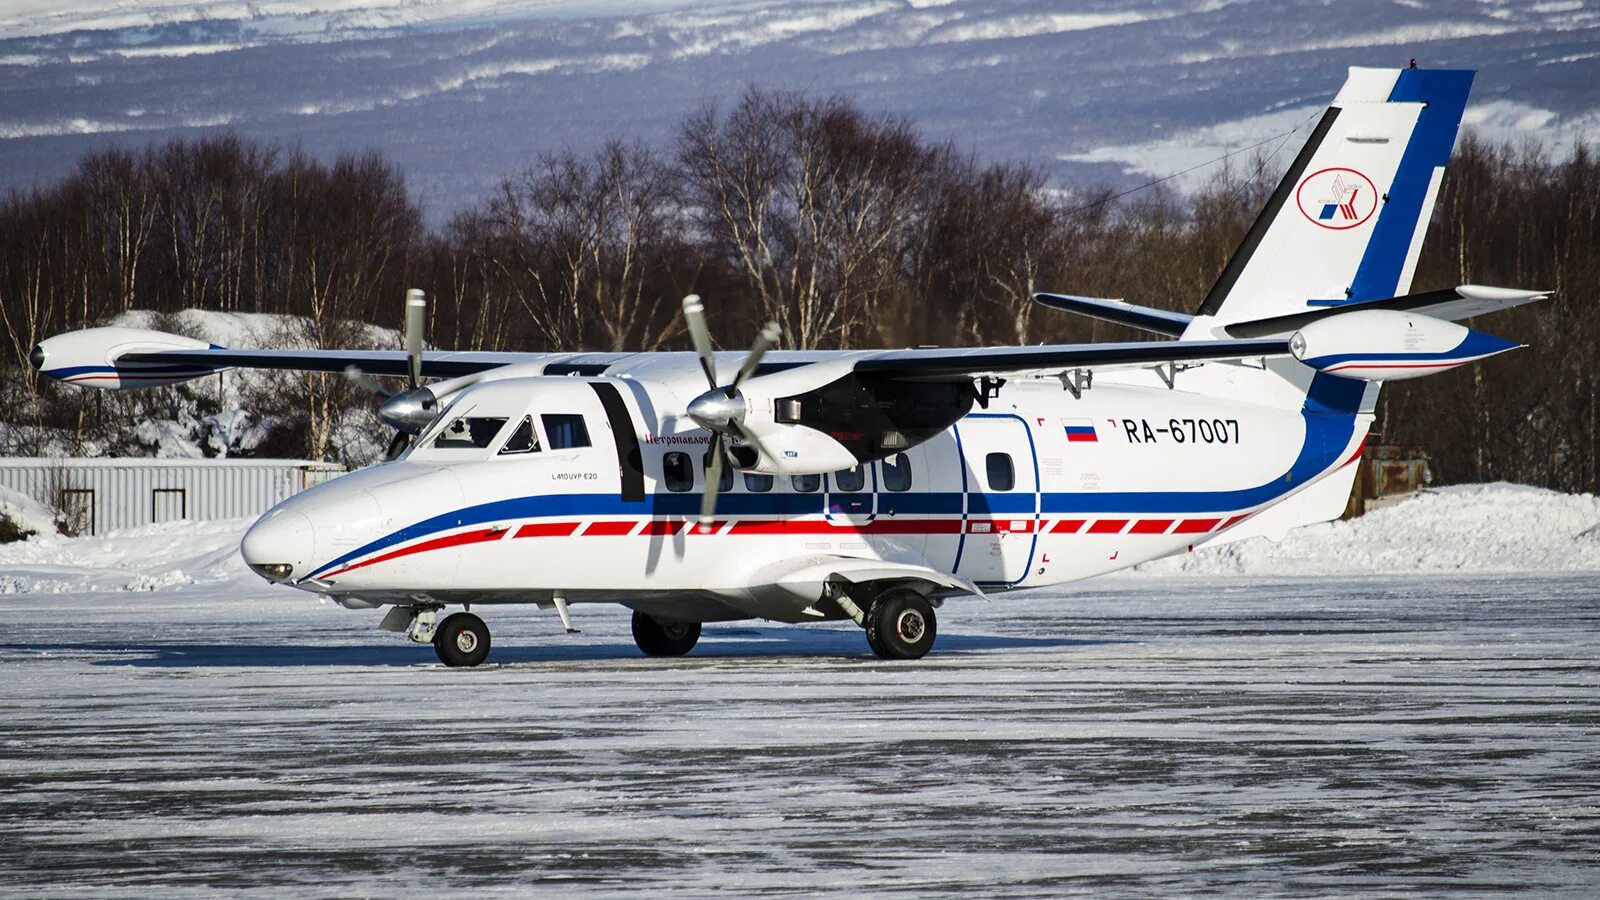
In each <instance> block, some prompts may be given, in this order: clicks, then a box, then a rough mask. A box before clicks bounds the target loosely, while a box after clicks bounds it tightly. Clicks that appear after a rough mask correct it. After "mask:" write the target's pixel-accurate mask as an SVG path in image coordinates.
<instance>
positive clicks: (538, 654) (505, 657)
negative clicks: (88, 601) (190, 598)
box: [0, 627, 1124, 669]
mask: <svg viewBox="0 0 1600 900" xmlns="http://www.w3.org/2000/svg"><path fill="white" fill-rule="evenodd" d="M557 640H559V639H557ZM1115 643H1124V642H1123V641H1107V640H1079V639H1072V638H1053V637H1007V636H1003V635H961V634H944V635H940V636H939V649H938V650H937V651H935V652H934V653H933V654H932V657H931V658H932V659H935V660H936V659H939V658H941V657H951V656H965V655H972V654H981V653H989V652H997V651H1010V650H1049V649H1061V648H1069V647H1088V646H1098V645H1104V644H1115ZM0 651H4V652H6V653H8V654H9V653H28V654H32V653H52V654H59V653H73V652H80V653H95V654H102V653H112V654H117V655H116V656H115V657H113V658H106V659H97V660H95V661H94V663H93V664H94V665H96V666H131V667H135V668H172V669H183V668H218V669H221V668H256V667H262V668H294V667H311V666H423V665H434V666H436V665H438V662H437V660H436V658H435V657H434V654H433V651H432V648H431V647H428V646H426V645H421V644H322V645H294V644H260V643H244V642H241V643H232V644H230V643H214V642H199V641H196V642H190V641H135V642H122V641H119V642H101V643H96V642H85V643H7V644H0ZM742 658H743V659H749V660H751V661H755V662H771V661H777V660H786V661H791V662H804V661H824V660H858V661H861V662H869V663H873V664H875V665H877V664H883V660H880V659H878V658H877V657H875V656H873V655H872V651H871V650H869V649H868V648H867V646H866V642H865V640H864V639H863V638H862V636H861V635H860V633H858V632H854V631H849V632H847V631H842V630H841V631H832V632H821V631H816V630H813V629H802V628H794V629H786V628H749V627H745V628H736V629H727V630H718V629H710V628H708V629H706V631H705V634H704V637H703V638H702V640H701V643H700V644H699V645H698V646H696V647H695V649H694V652H693V653H691V654H690V655H688V656H686V657H683V658H681V659H660V660H654V661H653V662H654V663H656V664H660V665H680V664H683V663H689V664H693V663H696V662H704V661H706V660H710V659H715V660H718V661H719V662H727V661H730V660H738V659H742ZM645 659H646V657H644V656H643V655H642V654H640V653H639V651H638V649H637V648H636V647H635V646H634V645H633V643H632V642H631V641H627V640H617V641H614V642H612V641H608V642H607V643H603V644H594V643H576V642H574V643H568V644H561V643H547V644H533V643H530V644H527V645H518V644H508V645H501V644H496V645H495V647H494V649H493V651H492V652H491V654H490V656H489V660H488V665H489V666H491V667H492V666H496V665H499V666H505V665H516V664H526V663H560V662H594V661H623V660H638V661H644V660H645Z"/></svg>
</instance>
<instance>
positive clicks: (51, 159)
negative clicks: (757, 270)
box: [0, 0, 1600, 221]
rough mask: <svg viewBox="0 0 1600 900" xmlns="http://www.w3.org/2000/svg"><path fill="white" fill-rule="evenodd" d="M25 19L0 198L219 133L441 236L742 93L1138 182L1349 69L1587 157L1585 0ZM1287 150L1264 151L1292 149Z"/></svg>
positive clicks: (845, 4) (2, 63) (1321, 90)
mask: <svg viewBox="0 0 1600 900" xmlns="http://www.w3.org/2000/svg"><path fill="white" fill-rule="evenodd" d="M1062 6H1063V4H1060V3H1055V2H1046V0H972V2H940V0H816V2H801V0H757V2H744V3H726V2H725V3H720V4H719V3H693V4H690V3H685V2H681V0H646V2H621V0H582V2H576V3H558V2H552V0H475V2H465V3H463V2H447V0H263V2H251V3H246V2H229V0H169V2H165V3H161V2H157V3H141V4H137V5H130V4H127V3H125V2H123V0H67V2H59V0H16V2H12V3H9V4H6V8H5V9H4V10H0V184H9V185H17V184H27V183H29V182H31V181H34V180H35V179H40V178H48V177H52V176H54V175H57V174H59V173H61V172H62V171H64V170H65V169H66V168H68V167H70V165H71V164H72V161H73V160H74V159H75V158H76V157H77V156H78V155H79V154H80V153H81V152H83V151H84V150H86V149H88V148H90V147H94V146H100V145H102V144H104V143H106V142H108V141H116V142H131V143H140V144H142V143H144V142H146V141H150V140H160V139H164V138H168V137H172V136H177V135H184V136H191V135H194V134H197V133H201V132H204V131H208V130H213V129H217V128H223V127H229V128H233V129H236V130H237V131H239V132H241V133H242V134H245V135H249V136H252V137H257V138H262V139H266V140H270V141H274V142H279V143H282V144H285V145H290V144H300V145H302V146H304V147H305V148H306V149H307V150H310V151H311V152H313V153H317V154H331V153H332V152H334V151H337V150H340V149H350V148H364V147H369V146H375V147H378V148H380V149H382V150H383V151H385V152H386V153H388V154H389V155H390V156H391V157H392V158H394V159H395V160H397V161H398V162H399V163H400V164H401V165H403V166H404V168H405V169H406V171H407V172H408V175H409V177H410V179H411V182H412V184H413V185H415V186H416V187H417V188H418V193H419V194H420V196H421V197H422V198H423V200H424V203H425V204H426V206H427V209H428V213H429V215H430V218H432V219H434V220H435V221H438V220H441V219H443V218H445V217H446V216H448V215H449V214H450V213H451V212H453V211H454V210H456V209H458V208H460V207H461V206H462V205H463V204H464V203H465V202H467V201H469V200H471V199H474V198H476V197H478V196H481V195H482V194H483V193H484V192H485V191H486V190H487V189H488V187H489V186H490V185H491V184H492V183H493V182H494V181H495V180H496V179H497V178H499V177H500V176H501V175H504V174H508V173H511V172H513V171H515V170H517V169H518V168H520V167H521V166H522V165H524V164H525V163H526V161H528V160H529V159H531V158H532V157H533V156H534V155H535V154H537V153H538V152H539V151H543V150H550V149H556V148H560V147H562V146H564V145H572V146H577V147H588V146H592V145H593V144H595V143H597V142H598V141H599V140H600V139H601V138H602V137H603V136H605V135H612V134H615V135H623V136H637V137H639V138H641V139H643V140H645V141H647V142H649V143H656V144H660V143H664V142H667V141H669V140H670V139H671V137H672V134H673V131H674V129H675V127H676V126H677V124H678V122H679V121H680V119H681V118H682V116H683V115H684V114H685V113H686V112H689V111H691V110H693V109H695V108H696V107H698V106H699V105H700V104H702V103H704V102H706V101H708V100H717V99H722V100H727V99H728V98H730V97H732V96H734V95H737V94H738V92H739V91H740V90H742V89H743V88H744V86H746V85H747V84H757V85H760V86H762V87H768V88H788V89H797V90H806V91H810V92H814V93H819V94H827V93H834V92H843V93H846V94H849V95H852V96H854V97H855V98H856V99H857V100H858V101H859V102H860V103H861V105H862V106H864V107H865V108H867V109H869V110H881V111H886V112H892V113H895V114H900V115H904V116H907V117H909V118H911V119H913V120H914V121H915V122H916V123H917V125H918V127H919V128H920V129H921V130H922V131H923V132H924V133H925V134H927V135H929V136H931V137H934V138H937V139H949V140H951V141H954V142H955V143H956V144H957V145H958V146H960V147H962V148H965V149H970V150H972V151H974V152H976V153H978V154H979V155H980V156H982V157H984V158H987V159H1017V160H1028V161H1032V162H1035V163H1039V164H1041V165H1044V166H1046V167H1048V168H1049V169H1050V170H1051V171H1052V173H1053V174H1054V175H1056V176H1057V177H1058V178H1061V179H1067V180H1077V181H1090V182H1096V181H1110V182H1115V183H1124V184H1126V183H1132V182H1135V181H1138V180H1142V179H1143V178H1144V177H1147V176H1146V175H1145V174H1143V173H1146V172H1154V173H1159V174H1165V173H1168V172H1172V171H1175V170H1177V169H1180V168H1185V167H1187V166H1190V165H1194V164H1195V163H1198V162H1203V161H1205V160H1207V159H1211V158H1214V157H1216V156H1219V155H1221V154H1222V153H1224V152H1227V151H1228V150H1231V149H1238V148H1241V147H1246V146H1249V145H1252V144H1255V143H1257V142H1261V141H1264V140H1267V139H1269V138H1273V137H1274V136H1277V135H1283V134H1284V133H1285V132H1289V131H1291V130H1292V129H1294V128H1296V126H1300V125H1303V123H1305V121H1306V119H1307V117H1308V116H1310V115H1311V114H1312V113H1313V112H1314V111H1315V109H1316V108H1318V107H1320V106H1322V105H1323V104H1325V103H1326V102H1327V100H1328V99H1329V97H1330V95H1331V93H1332V92H1333V91H1334V90H1335V89H1336V88H1337V87H1338V85H1339V84H1340V82H1341V81H1342V80H1343V77H1344V69H1345V67H1347V66H1351V65H1390V66H1398V65H1404V64H1405V63H1406V61H1407V60H1408V59H1410V58H1412V57H1416V58H1418V59H1419V60H1420V62H1421V64H1422V65H1425V66H1435V67H1445V66H1460V67H1473V68H1477V69H1479V70H1481V74H1480V76H1479V80H1478V84H1477V87H1476V89H1475V91H1474V105H1473V106H1472V107H1471V108H1470V109H1469V111H1468V122H1469V125H1471V126H1473V127H1477V128H1479V129H1480V130H1482V131H1484V132H1485V133H1486V134H1488V135H1489V136H1492V137H1496V138H1504V137H1511V136H1516V135H1521V134H1528V135H1532V136H1535V137H1536V138H1538V139H1539V140H1542V141H1545V142H1547V143H1550V144H1551V145H1552V146H1556V147H1561V146H1564V145H1570V142H1571V141H1572V140H1573V139H1574V137H1575V136H1576V135H1578V134H1583V133H1590V134H1600V91H1596V90H1595V89H1594V85H1595V84H1597V83H1600V7H1597V6H1596V5H1594V4H1593V3H1584V2H1581V0H1543V2H1526V0H1522V2H1511V0H1437V2H1434V0H1340V2H1338V3H1326V2H1322V0H1197V2H1188V0H1129V2H1123V0H1089V2H1084V3H1080V4H1073V10H1072V11H1071V12H1062V11H1061V9H1062ZM1297 143H1298V138H1297V137H1296V136H1294V135H1290V136H1288V137H1287V138H1283V139H1281V140H1278V141H1269V142H1268V143H1266V144H1264V148H1265V149H1266V150H1268V151H1273V150H1279V151H1280V152H1281V151H1282V148H1283V147H1285V146H1287V147H1288V148H1289V151H1291V152H1292V150H1293V146H1294V145H1295V144H1297Z"/></svg>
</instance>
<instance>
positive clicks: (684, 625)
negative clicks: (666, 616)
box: [633, 610, 700, 656]
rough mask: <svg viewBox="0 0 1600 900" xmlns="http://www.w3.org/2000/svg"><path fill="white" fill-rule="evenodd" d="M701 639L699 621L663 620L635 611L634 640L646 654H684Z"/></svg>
mask: <svg viewBox="0 0 1600 900" xmlns="http://www.w3.org/2000/svg"><path fill="white" fill-rule="evenodd" d="M699 640H700V623H699V622H662V621H660V620H659V619H655V618H652V617H651V616H647V615H645V614H644V613H642V612H638V611H637V610H636V611H634V614H633V642H634V643H635V644H638V645H639V649H640V650H643V651H644V655H645V656H683V655H684V654H686V653H688V652H689V651H690V650H693V649H694V645H695V643H697V642H698V641H699Z"/></svg>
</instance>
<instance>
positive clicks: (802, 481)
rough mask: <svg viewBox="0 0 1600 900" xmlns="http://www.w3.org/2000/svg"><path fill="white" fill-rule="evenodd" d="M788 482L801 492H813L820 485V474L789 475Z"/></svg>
mask: <svg viewBox="0 0 1600 900" xmlns="http://www.w3.org/2000/svg"><path fill="white" fill-rule="evenodd" d="M789 483H790V484H792V485H794V489H795V490H796V491H798V492H799V493H802V494H814V493H816V492H817V490H818V489H819V488H821V487H822V476H821V475H790V476H789Z"/></svg>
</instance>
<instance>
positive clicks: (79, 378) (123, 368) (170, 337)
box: [28, 328, 225, 389]
mask: <svg viewBox="0 0 1600 900" xmlns="http://www.w3.org/2000/svg"><path fill="white" fill-rule="evenodd" d="M208 349H214V348H213V347H212V345H210V344H207V343H206V342H205V341H197V340H195V339H194V338H186V337H183V336H182V335H176V334H167V333H166V332H164V331H150V330H148V329H144V328H86V329H84V330H83V331H71V332H68V333H66V334H58V335H56V336H55V337H52V338H45V339H44V340H42V341H40V342H39V344H38V346H36V347H34V348H33V352H31V353H29V354H28V361H29V362H30V363H32V364H33V367H34V368H35V369H38V370H39V373H40V374H41V375H45V376H47V377H50V378H53V379H55V380H56V381H69V382H72V383H73V384H77V385H83V386H85V387H97V388H114V389H115V388H146V387H160V386H161V385H165V384H177V383H179V382H182V381H188V380H189V379H191V378H199V377H201V376H203V375H210V374H212V373H214V372H217V371H218V370H219V369H222V368H225V367H223V366H201V365H174V364H171V363H135V362H119V361H118V360H119V358H120V357H122V356H123V355H124V354H128V353H159V352H160V351H163V350H208Z"/></svg>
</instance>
